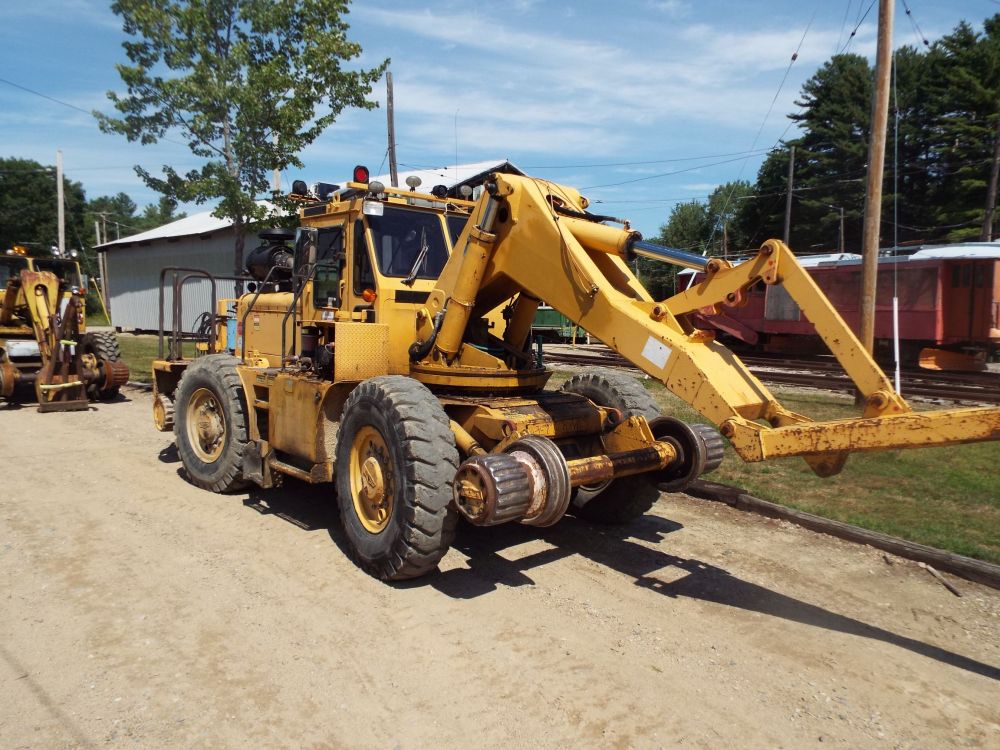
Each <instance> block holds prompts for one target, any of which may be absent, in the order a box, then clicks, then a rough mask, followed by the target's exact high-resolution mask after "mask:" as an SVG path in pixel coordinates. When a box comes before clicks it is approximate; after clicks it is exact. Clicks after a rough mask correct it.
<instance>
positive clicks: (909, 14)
mask: <svg viewBox="0 0 1000 750" xmlns="http://www.w3.org/2000/svg"><path fill="white" fill-rule="evenodd" d="M903 9H904V10H905V11H906V17H907V18H909V19H910V25H911V26H912V27H913V32H914V33H915V34H916V35H917V38H918V39H920V41H922V42H923V43H924V46H925V47H930V46H931V43H930V42H928V41H927V37H925V36H924V32H922V31H921V30H920V26H919V24H917V19H916V18H915V17H914V15H913V11H912V10H910V6H909V5H908V4H907V2H906V0H903Z"/></svg>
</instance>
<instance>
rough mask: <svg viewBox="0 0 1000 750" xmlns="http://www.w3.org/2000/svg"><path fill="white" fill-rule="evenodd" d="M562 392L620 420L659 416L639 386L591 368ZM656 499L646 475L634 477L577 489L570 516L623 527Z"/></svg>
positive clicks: (616, 374) (611, 372) (619, 375)
mask: <svg viewBox="0 0 1000 750" xmlns="http://www.w3.org/2000/svg"><path fill="white" fill-rule="evenodd" d="M562 389H563V390H564V391H567V392H569V393H576V394H578V395H580V396H584V397H585V398H588V399H590V400H591V401H593V402H594V403H595V404H597V405H598V406H609V407H612V408H614V409H618V410H619V411H620V412H621V413H622V415H623V416H624V417H631V416H642V417H645V418H646V419H647V420H649V421H652V420H654V419H656V418H657V417H659V416H660V409H659V407H658V406H657V405H656V401H654V400H653V397H652V396H650V395H649V392H648V391H647V390H646V389H645V388H643V387H642V384H641V383H639V381H637V380H635V379H634V378H631V377H629V376H628V375H625V374H624V373H621V372H618V371H616V370H608V369H604V368H599V367H595V368H593V369H591V370H589V371H588V372H587V373H585V374H583V375H574V376H573V377H572V378H570V379H569V380H567V381H566V382H565V383H563V386H562ZM659 497H660V490H659V489H657V487H656V485H655V484H654V483H653V482H652V481H651V480H650V479H649V478H648V477H647V476H646V475H644V474H636V475H634V476H630V477H622V478H621V479H615V480H613V481H611V482H609V483H607V484H605V485H602V486H600V487H599V488H593V489H588V488H585V487H578V488H577V489H576V492H575V493H574V498H573V503H572V505H571V506H570V512H572V513H573V515H575V516H577V517H578V518H583V519H585V520H587V521H593V522H595V523H604V524H615V525H618V524H625V523H629V522H630V521H634V520H635V519H636V518H639V517H640V516H642V515H643V514H645V513H646V512H647V511H648V510H649V509H650V508H652V507H653V503H655V502H656V500H657V499H658V498H659Z"/></svg>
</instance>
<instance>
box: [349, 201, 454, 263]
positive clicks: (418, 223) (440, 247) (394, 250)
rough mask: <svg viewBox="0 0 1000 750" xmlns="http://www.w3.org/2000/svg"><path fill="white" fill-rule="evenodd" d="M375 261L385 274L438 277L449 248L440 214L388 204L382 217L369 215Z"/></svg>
mask: <svg viewBox="0 0 1000 750" xmlns="http://www.w3.org/2000/svg"><path fill="white" fill-rule="evenodd" d="M368 227H369V229H371V233H372V243H373V244H374V247H375V262H376V263H377V264H378V270H379V271H380V272H381V273H382V275H383V276H397V277H401V278H404V279H410V278H413V279H436V278H437V277H438V276H440V275H441V270H442V269H443V268H444V264H445V262H447V260H448V250H447V245H446V244H445V239H444V233H443V232H442V229H441V219H440V218H439V217H438V215H437V214H434V213H426V212H422V211H413V210H410V209H405V208H399V207H396V206H388V205H387V206H385V210H384V212H383V214H382V215H381V216H371V215H369V216H368Z"/></svg>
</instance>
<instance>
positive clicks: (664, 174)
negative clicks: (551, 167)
mask: <svg viewBox="0 0 1000 750" xmlns="http://www.w3.org/2000/svg"><path fill="white" fill-rule="evenodd" d="M747 158H749V157H747ZM740 159H744V157H743V156H737V157H736V158H734V159H723V160H722V161H715V162H709V163H708V164H697V165H695V166H693V167H686V168H684V169H675V170H673V171H672V172H661V173H660V174H651V175H646V176H645V177H636V178H634V179H631V180H623V181H621V182H608V183H605V184H603V185H587V186H585V187H582V188H580V189H581V190H595V189H596V188H605V187H618V186H619V185H631V184H633V183H636V182H644V181H646V180H657V179H659V178H661V177H670V176H672V175H675V174H683V173H684V172H694V171H696V170H699V169H704V168H705V167H717V166H719V165H720V164H730V163H732V162H734V161H739V160H740ZM744 161H745V159H744Z"/></svg>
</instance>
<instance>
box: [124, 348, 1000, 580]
mask: <svg viewBox="0 0 1000 750" xmlns="http://www.w3.org/2000/svg"><path fill="white" fill-rule="evenodd" d="M118 342H119V344H120V345H121V350H122V357H123V358H124V359H125V362H126V363H127V364H128V366H129V369H130V371H131V378H132V379H133V380H138V381H141V382H146V383H148V382H150V380H151V370H150V363H151V361H152V360H153V359H154V358H155V357H156V355H157V337H156V336H135V335H132V334H120V335H119V336H118ZM568 378H569V374H568V373H565V372H556V373H554V374H553V376H552V379H551V380H550V381H549V386H548V387H549V388H558V387H559V386H560V385H561V384H562V383H563V382H564V381H565V380H567V379H568ZM643 382H644V383H645V385H646V387H647V388H648V389H649V391H650V393H651V394H652V396H653V397H654V398H655V399H656V401H657V402H658V403H659V405H660V407H661V409H662V411H663V413H664V414H672V415H674V416H676V417H679V418H681V419H684V420H687V421H700V422H704V421H705V420H704V419H702V418H701V417H700V416H699V415H698V414H697V413H696V412H694V411H693V410H692V409H691V407H690V406H688V405H687V404H686V403H684V402H683V401H681V400H680V399H679V398H677V397H676V396H674V395H673V394H672V393H670V392H669V391H667V390H666V388H664V387H663V386H662V385H661V384H660V383H658V382H656V381H654V380H645V381H643ZM775 395H776V396H777V398H778V399H779V400H780V401H781V402H782V403H783V404H784V405H785V406H786V407H787V408H789V409H791V410H792V411H794V412H798V413H799V414H806V415H808V416H810V417H812V418H814V419H824V420H826V419H839V418H843V417H850V416H854V415H856V414H857V412H856V410H855V408H854V403H853V399H851V398H849V397H846V396H837V395H832V394H820V393H810V392H805V391H795V390H781V389H776V390H775ZM711 479H712V480H713V481H717V482H723V483H725V484H731V485H735V486H737V487H741V488H743V489H745V490H746V491H747V492H749V493H750V494H752V495H756V496H757V497H760V498H763V499H765V500H770V501H772V502H776V503H781V504H782V505H787V506H789V507H792V508H797V509H799V510H804V511H807V512H809V513H815V514H817V515H820V516H824V517H826V518H833V519H836V520H838V521H844V522H846V523H852V524H855V525H857V526H861V527H863V528H866V529H871V530H873V531H881V532H883V533H886V534H892V535H893V536H898V537H902V538H904V539H909V540H911V541H914V542H919V543H921V544H929V545H931V546H932V547H938V548H940V549H945V550H950V551H952V552H957V553H959V554H962V555H968V556H970V557H975V558H979V559H981V560H987V561H989V562H993V563H1000V442H992V443H977V444H973V445H956V446H949V447H944V448H917V449H911V450H903V451H885V452H878V453H856V454H853V455H852V456H851V457H850V458H849V459H848V461H847V465H846V466H845V467H844V470H843V471H842V472H841V473H840V474H838V475H837V476H835V477H830V478H828V479H820V478H819V477H817V476H816V475H814V474H813V473H812V471H811V470H810V469H809V467H808V466H806V463H805V462H804V461H803V460H802V459H800V458H787V459H775V460H771V461H765V462H763V463H754V464H748V463H744V462H743V461H742V460H741V459H740V458H739V456H737V455H736V454H735V452H734V451H733V450H732V448H730V447H729V446H728V445H727V446H726V458H725V460H724V461H723V463H722V466H721V467H720V468H719V469H718V470H717V471H716V472H715V473H714V474H712V475H711Z"/></svg>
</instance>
